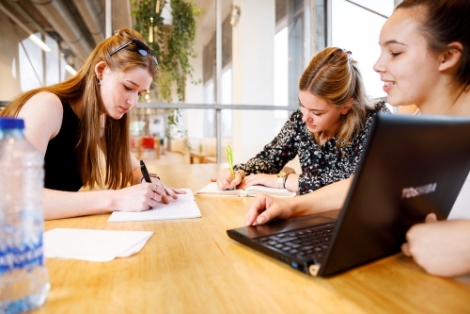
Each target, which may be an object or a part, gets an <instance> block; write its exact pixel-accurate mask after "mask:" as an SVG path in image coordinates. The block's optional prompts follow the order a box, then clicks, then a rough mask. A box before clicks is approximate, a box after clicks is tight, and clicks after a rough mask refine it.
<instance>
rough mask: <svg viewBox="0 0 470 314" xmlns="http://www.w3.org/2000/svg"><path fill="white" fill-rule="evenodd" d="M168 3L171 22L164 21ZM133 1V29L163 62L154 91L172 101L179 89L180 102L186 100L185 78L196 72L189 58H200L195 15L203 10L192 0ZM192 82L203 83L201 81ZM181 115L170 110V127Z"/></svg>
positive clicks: (177, 111)
mask: <svg viewBox="0 0 470 314" xmlns="http://www.w3.org/2000/svg"><path fill="white" fill-rule="evenodd" d="M167 3H168V4H169V5H170V8H171V15H172V22H171V24H164V18H163V16H162V11H163V8H164V7H165V5H167ZM131 4H132V16H133V17H134V18H135V27H134V28H135V30H137V31H138V32H139V33H141V34H142V36H143V37H144V38H145V39H146V40H147V43H148V45H149V46H150V47H151V48H152V49H153V50H154V51H155V53H156V54H157V58H158V61H159V64H160V65H159V69H158V74H157V77H156V80H155V82H154V83H153V84H152V87H151V89H152V91H154V92H155V96H156V98H157V100H158V101H161V102H168V103H171V102H172V101H173V99H172V95H173V90H175V91H176V96H177V98H178V101H180V102H182V101H184V99H185V87H186V81H187V79H188V78H191V79H192V78H193V71H194V69H193V67H192V66H191V64H190V62H189V61H190V58H195V57H197V53H196V52H195V51H194V49H193V45H194V40H195V38H196V20H195V17H197V16H198V15H199V14H201V13H202V12H203V10H201V9H198V8H197V7H196V4H195V3H194V2H192V1H191V0H190V1H184V0H168V1H166V0H131ZM192 82H193V83H200V82H201V80H200V79H199V80H198V81H194V80H192ZM179 117H180V112H179V109H170V110H169V112H168V127H170V128H171V127H172V126H175V127H177V125H178V121H179ZM167 133H169V134H170V133H171V132H167Z"/></svg>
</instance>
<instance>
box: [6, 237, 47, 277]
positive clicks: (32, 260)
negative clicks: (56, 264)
mask: <svg viewBox="0 0 470 314" xmlns="http://www.w3.org/2000/svg"><path fill="white" fill-rule="evenodd" d="M36 265H44V258H43V246H42V235H41V236H40V239H39V242H37V243H29V244H28V245H22V246H21V247H18V246H17V247H8V246H7V247H4V246H1V247H0V275H2V274H4V273H6V272H10V271H12V270H13V269H22V268H24V267H28V266H36Z"/></svg>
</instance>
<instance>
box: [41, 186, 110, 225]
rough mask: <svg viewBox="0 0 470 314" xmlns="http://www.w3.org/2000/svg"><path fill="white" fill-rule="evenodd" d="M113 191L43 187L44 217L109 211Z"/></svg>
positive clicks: (52, 217)
mask: <svg viewBox="0 0 470 314" xmlns="http://www.w3.org/2000/svg"><path fill="white" fill-rule="evenodd" d="M113 193H114V191H110V190H109V191H108V190H100V191H87V192H64V191H56V190H50V189H44V219H45V220H51V219H61V218H69V217H76V216H85V215H93V214H101V213H107V212H111V211H112V210H113V207H114V204H113V200H112V194H113Z"/></svg>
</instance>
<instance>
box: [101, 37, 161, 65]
mask: <svg viewBox="0 0 470 314" xmlns="http://www.w3.org/2000/svg"><path fill="white" fill-rule="evenodd" d="M131 44H133V45H134V47H135V51H136V52H137V53H138V54H139V55H141V56H143V57H146V56H148V55H149V54H150V55H151V56H152V57H153V60H154V61H155V64H156V65H158V60H157V56H156V55H155V52H154V51H153V50H152V49H150V48H149V47H148V46H147V45H146V44H144V43H143V42H142V41H140V40H138V39H132V40H130V41H128V42H127V43H125V44H123V45H122V46H119V47H118V48H116V49H115V50H113V51H111V53H110V54H109V56H112V55H113V54H115V53H116V52H118V51H121V50H122V49H124V48H126V47H127V46H129V45H131Z"/></svg>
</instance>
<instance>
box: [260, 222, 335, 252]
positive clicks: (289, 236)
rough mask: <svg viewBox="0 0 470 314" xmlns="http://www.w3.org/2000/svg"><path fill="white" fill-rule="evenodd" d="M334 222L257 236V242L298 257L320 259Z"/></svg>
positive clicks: (326, 246)
mask: <svg viewBox="0 0 470 314" xmlns="http://www.w3.org/2000/svg"><path fill="white" fill-rule="evenodd" d="M334 227H335V224H334V223H330V224H326V225H321V226H316V227H313V228H306V229H299V230H295V231H289V232H283V233H278V234H275V235H271V236H266V237H261V238H258V239H257V240H258V242H260V243H262V244H263V245H265V246H268V247H271V248H274V249H277V250H279V251H283V252H285V253H286V254H289V255H293V256H297V257H299V258H302V259H305V258H314V259H317V260H320V259H321V258H322V257H323V254H324V252H325V251H326V250H327V249H328V245H329V243H330V240H331V235H332V234H333V229H334Z"/></svg>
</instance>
